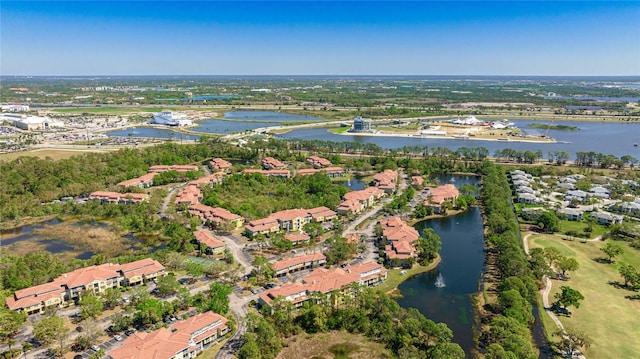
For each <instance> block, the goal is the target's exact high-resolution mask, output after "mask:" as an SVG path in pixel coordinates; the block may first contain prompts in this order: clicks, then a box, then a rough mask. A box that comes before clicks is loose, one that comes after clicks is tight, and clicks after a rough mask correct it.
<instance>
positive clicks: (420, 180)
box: [411, 176, 424, 186]
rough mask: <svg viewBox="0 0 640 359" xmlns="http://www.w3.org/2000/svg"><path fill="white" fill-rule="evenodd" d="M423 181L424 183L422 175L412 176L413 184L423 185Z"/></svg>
mask: <svg viewBox="0 0 640 359" xmlns="http://www.w3.org/2000/svg"><path fill="white" fill-rule="evenodd" d="M423 183H424V178H422V176H411V185H412V186H422V184H423Z"/></svg>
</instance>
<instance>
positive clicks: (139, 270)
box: [120, 258, 164, 278]
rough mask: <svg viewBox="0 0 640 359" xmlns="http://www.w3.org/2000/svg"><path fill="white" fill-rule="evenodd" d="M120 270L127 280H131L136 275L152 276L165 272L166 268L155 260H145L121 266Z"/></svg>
mask: <svg viewBox="0 0 640 359" xmlns="http://www.w3.org/2000/svg"><path fill="white" fill-rule="evenodd" d="M120 270H121V271H122V272H123V274H124V276H125V277H126V278H131V277H133V276H135V275H150V274H154V273H158V272H161V271H164V266H163V265H162V264H160V263H159V262H158V261H156V260H154V259H151V258H145V259H142V260H139V261H135V262H131V263H126V264H122V265H120Z"/></svg>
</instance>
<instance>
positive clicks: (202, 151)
mask: <svg viewBox="0 0 640 359" xmlns="http://www.w3.org/2000/svg"><path fill="white" fill-rule="evenodd" d="M257 155H258V153H257V152H256V151H255V150H254V149H251V148H246V149H243V148H238V147H235V146H232V145H230V144H228V143H224V142H217V139H211V138H203V140H202V142H201V143H199V144H196V145H178V144H174V143H168V144H163V145H158V146H154V147H147V148H141V149H120V150H119V151H117V152H110V153H86V154H82V155H78V156H74V157H71V158H68V159H63V160H57V161H54V160H52V159H50V158H49V159H40V158H36V157H19V158H18V159H16V160H14V161H10V162H0V183H2V186H0V203H2V208H1V211H2V213H1V215H2V219H3V220H12V219H16V218H20V217H24V216H31V217H41V216H46V215H50V214H53V213H56V207H50V206H46V205H45V206H41V204H42V203H45V202H51V201H52V200H56V199H59V198H61V197H64V196H78V195H81V194H88V193H91V192H93V191H97V190H105V189H115V185H116V184H117V183H118V182H120V181H123V180H126V179H130V178H134V177H138V176H141V175H143V174H145V173H147V170H148V169H149V166H152V165H171V164H190V163H198V162H201V161H204V160H205V159H207V158H211V157H213V156H219V157H224V158H237V159H241V160H254V159H255V158H256V156H257Z"/></svg>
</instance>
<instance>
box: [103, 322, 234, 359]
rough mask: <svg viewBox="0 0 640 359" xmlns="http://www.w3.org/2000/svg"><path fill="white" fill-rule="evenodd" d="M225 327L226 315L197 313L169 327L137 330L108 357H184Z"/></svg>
mask: <svg viewBox="0 0 640 359" xmlns="http://www.w3.org/2000/svg"><path fill="white" fill-rule="evenodd" d="M228 331H229V328H228V327H227V318H225V317H223V316H221V315H220V314H217V313H214V312H211V311H209V312H205V313H201V314H197V315H195V316H193V317H191V318H189V319H185V320H181V321H178V322H176V323H175V324H173V325H172V326H171V329H167V328H160V329H158V330H155V331H153V332H151V333H146V332H137V333H134V334H132V335H131V336H129V337H128V338H127V339H125V341H124V342H123V343H122V346H120V347H119V348H116V349H113V350H111V351H110V352H109V357H110V358H111V359H147V358H153V359H187V358H194V357H196V356H197V355H198V354H200V353H201V352H202V351H203V350H205V349H207V348H208V347H210V346H211V345H214V344H215V343H217V342H218V340H219V339H220V338H222V337H223V336H224V335H225V334H226V333H227V332H228Z"/></svg>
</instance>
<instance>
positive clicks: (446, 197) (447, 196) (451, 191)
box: [424, 183, 460, 213]
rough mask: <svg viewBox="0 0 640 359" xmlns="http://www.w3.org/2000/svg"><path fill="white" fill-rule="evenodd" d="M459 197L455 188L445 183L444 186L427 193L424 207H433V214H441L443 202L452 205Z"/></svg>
mask: <svg viewBox="0 0 640 359" xmlns="http://www.w3.org/2000/svg"><path fill="white" fill-rule="evenodd" d="M459 195H460V192H458V189H457V188H456V186H454V185H452V184H450V183H447V184H445V185H442V186H439V187H436V188H434V189H432V190H430V191H429V198H427V199H426V200H425V201H424V205H425V206H428V207H433V209H434V211H435V213H441V212H442V204H443V203H444V202H450V203H453V202H454V201H455V200H456V198H458V196H459Z"/></svg>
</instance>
